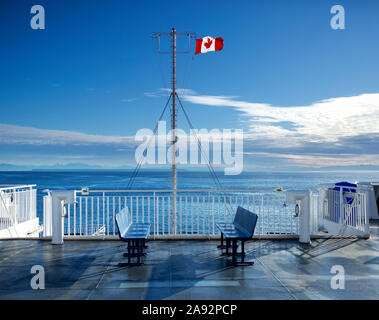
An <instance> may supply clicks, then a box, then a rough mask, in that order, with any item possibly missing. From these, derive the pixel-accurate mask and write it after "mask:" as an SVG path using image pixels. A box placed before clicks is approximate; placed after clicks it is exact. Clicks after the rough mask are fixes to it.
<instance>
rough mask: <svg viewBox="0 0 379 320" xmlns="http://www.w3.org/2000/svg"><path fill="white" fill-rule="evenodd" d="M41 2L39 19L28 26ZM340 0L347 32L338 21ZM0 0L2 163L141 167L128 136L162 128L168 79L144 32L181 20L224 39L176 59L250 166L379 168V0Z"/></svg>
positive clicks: (195, 109) (165, 62)
mask: <svg viewBox="0 0 379 320" xmlns="http://www.w3.org/2000/svg"><path fill="white" fill-rule="evenodd" d="M35 4H40V5H43V6H44V8H45V15H46V18H45V23H46V29H45V30H33V29H31V27H30V19H31V17H32V14H30V8H31V7H32V6H33V5H35ZM335 4H340V5H343V6H344V9H345V26H346V28H345V30H332V29H331V27H330V19H331V17H332V16H333V15H332V14H331V13H330V8H331V7H332V6H333V5H335ZM0 6H1V7H0V30H1V31H0V37H1V39H2V40H1V50H0V61H1V72H0V88H1V89H0V112H1V119H0V163H6V164H13V165H17V166H21V167H32V166H54V165H56V164H63V165H64V164H66V165H68V164H71V163H81V164H83V166H85V165H91V166H101V167H106V168H112V167H120V166H121V167H127V166H130V167H133V166H134V165H135V160H134V150H135V147H136V145H135V143H134V142H133V138H134V135H135V133H136V132H137V131H138V130H139V129H141V128H153V127H154V124H155V122H156V120H157V119H158V117H159V115H160V112H161V110H162V108H163V106H164V104H165V102H166V99H167V96H166V92H165V91H164V90H162V88H165V87H167V86H168V85H169V75H170V70H169V66H170V65H169V56H168V55H161V56H159V55H158V54H157V46H156V45H157V43H156V42H154V40H152V39H151V37H150V34H151V33H152V32H157V31H170V30H171V28H172V27H176V29H177V30H178V31H193V32H196V33H197V37H198V38H201V37H203V36H207V35H209V36H214V37H217V36H221V37H223V38H224V49H223V50H222V51H220V52H215V53H209V54H203V55H197V56H193V52H194V41H193V42H192V43H191V45H192V48H191V54H190V55H181V56H178V60H179V62H178V86H179V87H180V88H184V89H186V90H184V91H183V94H182V100H183V102H184V103H185V106H186V109H187V111H188V113H189V114H190V116H191V119H192V122H193V124H194V125H195V127H197V128H199V129H200V128H207V129H212V128H220V129H222V128H232V129H243V130H244V133H245V140H244V150H245V155H244V162H245V168H246V169H252V170H282V169H299V168H300V169H320V168H329V167H334V166H335V168H337V169H338V168H349V167H351V168H355V167H357V166H363V168H372V167H375V168H379V157H378V152H379V148H378V146H379V129H378V128H376V125H375V124H376V123H377V121H379V80H378V74H379V59H378V57H379V41H378V35H379V19H378V15H379V13H378V12H379V10H378V9H379V2H377V1H374V0H372V1H370V0H364V1H338V2H337V1H322V0H320V1H309V0H296V1H295V0H288V1H281V0H277V1H272V0H269V1H252V0H250V1H221V0H219V1H115V0H113V1H105V0H104V1H101V0H95V1H84V0H81V1H70V0H68V1H67V0H65V1H52V0H49V1H38V2H35V1H21V0H16V1H14V0H13V1H11V0H4V1H2V2H1V5H0ZM167 43H168V41H167ZM179 46H180V47H181V48H185V43H184V42H182V41H181V42H179ZM162 71H163V72H162ZM183 119H184V117H183V115H182V114H180V113H179V126H180V127H182V128H183V129H187V127H186V125H185V123H184V121H183ZM378 127H379V126H378Z"/></svg>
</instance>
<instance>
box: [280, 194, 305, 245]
mask: <svg viewBox="0 0 379 320" xmlns="http://www.w3.org/2000/svg"><path fill="white" fill-rule="evenodd" d="M310 197H311V191H287V192H286V202H287V203H296V201H301V204H300V215H299V242H300V243H308V244H309V243H310V242H311V228H310V213H311V207H310V205H311V201H310Z"/></svg>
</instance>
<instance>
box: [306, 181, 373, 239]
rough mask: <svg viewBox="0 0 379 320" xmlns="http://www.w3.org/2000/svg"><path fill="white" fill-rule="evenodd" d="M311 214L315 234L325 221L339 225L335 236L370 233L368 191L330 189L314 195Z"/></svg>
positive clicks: (345, 188)
mask: <svg viewBox="0 0 379 320" xmlns="http://www.w3.org/2000/svg"><path fill="white" fill-rule="evenodd" d="M311 214H312V216H311V223H312V227H311V228H312V231H313V233H317V232H319V231H320V230H319V228H320V226H321V227H322V223H323V222H325V221H329V222H331V223H333V224H335V225H337V228H338V229H337V231H336V232H335V233H336V234H335V235H347V234H346V233H349V231H350V232H351V230H353V231H354V230H355V231H357V232H360V233H362V234H368V233H369V231H368V227H369V220H368V216H367V191H365V190H362V189H360V188H355V187H343V188H341V189H339V190H334V189H332V188H330V189H327V190H320V191H319V192H314V193H312V201H311Z"/></svg>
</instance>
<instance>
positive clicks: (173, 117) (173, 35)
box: [152, 28, 195, 234]
mask: <svg viewBox="0 0 379 320" xmlns="http://www.w3.org/2000/svg"><path fill="white" fill-rule="evenodd" d="M163 35H165V36H169V37H170V38H171V43H172V45H171V49H172V50H171V51H170V52H169V51H161V46H160V39H161V36H163ZM180 35H185V36H187V37H188V49H187V51H182V52H178V51H176V40H177V36H180ZM194 36H195V33H193V32H176V29H175V28H172V31H171V32H157V33H153V34H152V37H153V38H158V51H159V53H167V54H171V55H172V80H171V82H172V83H171V84H172V90H171V94H170V97H169V99H170V98H171V99H172V100H171V105H172V109H171V157H172V158H171V171H172V214H173V216H172V222H173V230H172V232H173V233H174V234H176V232H177V197H176V194H177V170H176V143H177V141H178V137H177V136H176V121H177V113H176V54H177V53H189V52H190V40H191V37H194Z"/></svg>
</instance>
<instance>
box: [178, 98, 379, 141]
mask: <svg viewBox="0 0 379 320" xmlns="http://www.w3.org/2000/svg"><path fill="white" fill-rule="evenodd" d="M183 99H184V100H186V101H188V102H191V103H194V104H202V105H209V106H217V107H232V108H235V109H237V110H238V111H240V112H242V113H243V114H244V115H245V116H247V117H248V119H249V121H250V133H251V135H249V137H250V139H254V140H261V139H265V140H267V141H268V143H270V145H272V146H275V147H280V146H283V147H289V146H292V147H294V146H299V145H301V144H304V143H337V142H338V141H339V140H340V139H341V138H346V137H354V136H363V135H372V134H379V125H378V123H379V94H362V95H359V96H352V97H341V98H331V99H326V100H322V101H318V102H315V103H313V104H311V105H308V106H296V107H292V106H289V107H276V106H272V105H269V104H262V103H253V102H245V101H238V100H235V99H234V98H231V97H227V96H207V95H193V94H186V95H184V96H183ZM281 122H286V123H287V122H289V123H291V124H292V126H291V127H288V126H287V127H286V126H285V125H282V124H281ZM284 139H285V140H284ZM283 141H285V143H283Z"/></svg>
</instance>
